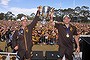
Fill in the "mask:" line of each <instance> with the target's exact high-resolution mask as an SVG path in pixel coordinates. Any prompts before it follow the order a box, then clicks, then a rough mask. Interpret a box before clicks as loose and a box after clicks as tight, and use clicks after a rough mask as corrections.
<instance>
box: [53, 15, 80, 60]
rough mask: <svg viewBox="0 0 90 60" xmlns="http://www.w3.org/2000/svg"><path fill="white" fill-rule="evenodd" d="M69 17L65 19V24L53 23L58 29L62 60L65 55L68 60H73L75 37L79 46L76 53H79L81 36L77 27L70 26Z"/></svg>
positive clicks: (66, 16)
mask: <svg viewBox="0 0 90 60" xmlns="http://www.w3.org/2000/svg"><path fill="white" fill-rule="evenodd" d="M70 20H71V19H70V17H69V15H65V16H64V17H63V23H61V22H55V23H54V22H53V25H54V26H55V27H56V28H57V29H58V45H59V49H58V50H59V52H60V56H61V57H60V59H58V60H62V58H63V56H64V55H65V59H66V60H73V58H72V54H73V36H74V38H75V42H76V44H77V49H76V52H77V53H79V51H80V47H79V40H78V39H79V35H78V34H77V30H76V27H75V26H73V25H71V24H70Z"/></svg>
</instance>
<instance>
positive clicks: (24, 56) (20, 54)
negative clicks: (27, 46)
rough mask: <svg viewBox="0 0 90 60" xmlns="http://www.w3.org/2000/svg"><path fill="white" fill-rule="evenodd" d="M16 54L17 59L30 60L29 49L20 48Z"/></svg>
mask: <svg viewBox="0 0 90 60" xmlns="http://www.w3.org/2000/svg"><path fill="white" fill-rule="evenodd" d="M17 55H18V59H19V60H25V59H28V60H31V54H30V51H26V50H21V51H18V53H17Z"/></svg>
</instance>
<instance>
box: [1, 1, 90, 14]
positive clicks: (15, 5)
mask: <svg viewBox="0 0 90 60" xmlns="http://www.w3.org/2000/svg"><path fill="white" fill-rule="evenodd" d="M40 5H42V6H51V7H54V8H56V9H59V8H62V9H64V8H74V7H76V6H80V7H81V6H88V7H90V0H0V12H5V13H6V12H7V11H11V12H13V13H14V14H19V13H24V14H28V15H30V14H31V13H32V12H36V10H37V7H38V6H40Z"/></svg>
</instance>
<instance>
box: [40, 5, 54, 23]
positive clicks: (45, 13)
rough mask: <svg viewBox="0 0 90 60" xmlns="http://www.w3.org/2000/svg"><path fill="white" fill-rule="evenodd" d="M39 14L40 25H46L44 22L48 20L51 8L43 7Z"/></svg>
mask: <svg viewBox="0 0 90 60" xmlns="http://www.w3.org/2000/svg"><path fill="white" fill-rule="evenodd" d="M40 7H42V6H40ZM40 9H41V12H40V15H41V16H40V19H41V23H42V24H46V21H47V20H49V19H50V14H51V12H52V10H53V8H51V7H49V6H43V7H42V8H40Z"/></svg>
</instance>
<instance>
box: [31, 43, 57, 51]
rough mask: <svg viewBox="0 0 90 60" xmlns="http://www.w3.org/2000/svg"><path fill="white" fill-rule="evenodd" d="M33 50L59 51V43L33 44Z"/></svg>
mask: <svg viewBox="0 0 90 60" xmlns="http://www.w3.org/2000/svg"><path fill="white" fill-rule="evenodd" d="M32 51H58V45H45V44H40V45H33V47H32Z"/></svg>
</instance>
